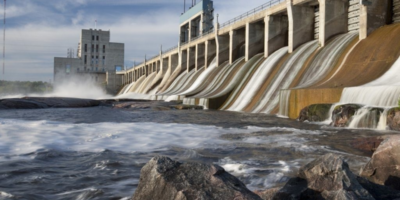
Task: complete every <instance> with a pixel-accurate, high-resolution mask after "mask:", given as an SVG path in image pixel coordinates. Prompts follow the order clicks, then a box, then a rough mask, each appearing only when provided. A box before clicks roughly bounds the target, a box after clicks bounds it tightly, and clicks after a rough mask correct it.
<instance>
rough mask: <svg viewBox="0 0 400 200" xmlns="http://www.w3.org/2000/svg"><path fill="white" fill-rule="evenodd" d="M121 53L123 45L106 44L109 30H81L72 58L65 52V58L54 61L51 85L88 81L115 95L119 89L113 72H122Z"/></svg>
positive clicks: (56, 58) (118, 82)
mask: <svg viewBox="0 0 400 200" xmlns="http://www.w3.org/2000/svg"><path fill="white" fill-rule="evenodd" d="M124 53H125V46H124V44H123V43H114V42H110V31H103V30H101V29H100V30H97V29H89V30H86V29H83V30H82V32H81V38H80V42H79V44H78V49H77V51H76V56H75V53H74V51H73V50H72V49H69V50H68V55H67V57H55V58H54V84H55V86H57V84H62V83H65V82H68V81H82V82H83V81H85V82H87V81H88V80H90V81H93V82H95V83H96V84H98V85H99V86H101V87H104V89H105V90H107V92H108V93H110V94H115V93H117V92H118V90H119V89H120V87H121V80H122V79H121V76H120V75H117V74H116V71H119V70H122V69H123V66H124Z"/></svg>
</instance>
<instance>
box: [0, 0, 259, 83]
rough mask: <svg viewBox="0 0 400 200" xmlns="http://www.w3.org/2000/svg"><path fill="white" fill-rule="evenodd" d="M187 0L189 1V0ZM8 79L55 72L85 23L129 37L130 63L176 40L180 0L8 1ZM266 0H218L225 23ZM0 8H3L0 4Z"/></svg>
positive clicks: (113, 38)
mask: <svg viewBox="0 0 400 200" xmlns="http://www.w3.org/2000/svg"><path fill="white" fill-rule="evenodd" d="M187 2H188V1H187ZM7 3H8V5H7V6H8V10H7V12H8V13H7V15H8V16H9V17H8V18H7V20H8V25H7V28H8V29H7V34H6V35H7V40H6V45H7V51H6V75H5V76H4V77H3V76H2V75H1V74H0V79H7V80H42V81H48V80H49V79H52V78H53V75H52V74H53V60H54V57H66V55H67V49H68V48H74V49H76V48H77V46H78V42H79V38H80V30H81V29H89V28H94V21H95V20H96V19H97V21H98V25H97V28H99V29H103V30H110V31H111V41H112V42H121V43H125V60H126V63H127V64H129V65H131V64H132V63H133V61H136V63H138V62H140V61H143V60H144V56H145V54H146V55H147V57H150V56H153V55H156V54H158V53H159V50H160V45H163V48H164V49H167V48H170V47H173V46H176V45H177V44H178V39H179V17H180V13H181V12H182V9H183V8H182V6H183V1H182V0H169V1H165V0H134V1H132V0H118V1H109V0H51V1H48V0H14V1H10V3H9V1H7ZM263 3H265V1H264V0H246V1H243V0H230V1H218V0H215V1H214V4H215V7H216V11H215V13H219V15H220V22H221V23H223V22H224V21H227V20H229V19H231V18H233V17H236V16H238V15H240V14H242V13H244V12H246V11H248V10H250V9H253V8H255V7H257V6H258V5H261V4H263ZM0 10H1V9H0Z"/></svg>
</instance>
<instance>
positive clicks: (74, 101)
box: [0, 97, 203, 110]
mask: <svg viewBox="0 0 400 200" xmlns="http://www.w3.org/2000/svg"><path fill="white" fill-rule="evenodd" d="M96 106H107V107H113V108H116V109H129V110H138V109H140V110H143V109H152V110H202V109H203V107H202V106H190V105H183V104H182V102H181V101H174V102H164V101H150V100H133V99H103V100H94V99H79V98H66V97H23V98H11V99H0V109H45V108H84V107H96Z"/></svg>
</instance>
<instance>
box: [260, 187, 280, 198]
mask: <svg viewBox="0 0 400 200" xmlns="http://www.w3.org/2000/svg"><path fill="white" fill-rule="evenodd" d="M280 189H281V188H271V189H267V190H263V191H255V192H254V193H256V194H257V195H258V196H260V197H261V198H262V199H263V200H272V199H273V198H274V196H275V194H276V193H277V192H278V191H279V190H280Z"/></svg>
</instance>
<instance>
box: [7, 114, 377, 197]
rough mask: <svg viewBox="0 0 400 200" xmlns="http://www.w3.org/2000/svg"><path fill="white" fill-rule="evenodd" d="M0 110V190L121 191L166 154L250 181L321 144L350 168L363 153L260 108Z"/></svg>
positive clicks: (290, 165) (269, 178)
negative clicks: (250, 111)
mask: <svg viewBox="0 0 400 200" xmlns="http://www.w3.org/2000/svg"><path fill="white" fill-rule="evenodd" d="M144 108H146V107H143V109H130V110H129V109H127V110H123V109H112V108H110V107H95V108H82V109H39V110H0V141H1V143H0V166H1V167H0V199H29V200H31V199H51V200H54V199H128V198H129V197H130V196H131V195H132V194H133V192H134V191H135V188H136V187H137V184H138V180H139V175H140V169H141V167H142V166H143V165H144V164H145V163H146V162H148V160H149V159H150V158H152V157H153V156H156V155H165V156H169V157H171V158H173V159H177V160H180V161H198V162H204V163H215V164H219V165H221V166H222V167H224V168H225V169H226V170H227V171H229V172H231V173H232V174H234V175H236V176H237V177H238V178H239V179H241V180H242V181H243V182H244V183H245V184H246V185H247V186H248V187H249V188H250V189H252V190H256V189H266V188H271V187H274V186H278V185H282V184H284V183H285V182H286V181H287V180H288V178H289V177H292V176H294V175H295V174H296V173H297V170H298V168H299V167H300V166H302V165H304V164H306V163H307V162H309V161H310V160H312V159H313V158H315V157H317V156H319V155H322V154H325V153H327V152H335V153H338V154H341V155H344V156H345V157H346V158H347V159H348V160H349V162H350V165H351V167H352V169H353V170H354V171H355V172H356V173H357V172H358V170H359V169H360V166H362V165H363V164H364V163H365V162H366V161H367V160H368V158H367V157H366V156H367V154H366V153H363V152H360V151H358V150H355V149H354V148H352V146H351V143H352V141H353V140H354V139H357V138H362V137H367V136H374V135H381V134H382V133H380V132H376V131H358V130H346V129H333V128H330V127H323V126H322V127H321V126H319V125H313V124H303V123H299V122H297V121H293V120H289V119H281V118H277V117H275V116H270V115H265V114H246V113H234V112H226V111H194V110H190V111H177V110H165V111H157V110H153V109H144Z"/></svg>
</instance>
